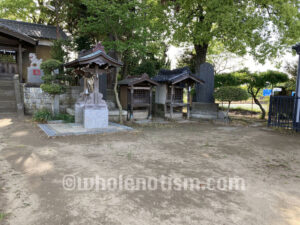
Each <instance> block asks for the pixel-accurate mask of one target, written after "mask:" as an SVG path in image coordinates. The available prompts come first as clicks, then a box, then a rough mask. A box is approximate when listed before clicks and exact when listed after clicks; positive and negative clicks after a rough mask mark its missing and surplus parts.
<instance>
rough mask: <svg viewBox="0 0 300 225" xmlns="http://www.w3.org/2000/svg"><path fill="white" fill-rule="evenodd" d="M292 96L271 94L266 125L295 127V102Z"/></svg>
mask: <svg viewBox="0 0 300 225" xmlns="http://www.w3.org/2000/svg"><path fill="white" fill-rule="evenodd" d="M296 99H297V100H298V99H299V98H296V97H293V96H271V97H270V108H269V120H268V126H272V127H283V128H286V129H296V128H297V124H296V115H295V114H296V113H295V111H296V110H295V109H296V107H297V106H296V104H297V102H298V101H296Z"/></svg>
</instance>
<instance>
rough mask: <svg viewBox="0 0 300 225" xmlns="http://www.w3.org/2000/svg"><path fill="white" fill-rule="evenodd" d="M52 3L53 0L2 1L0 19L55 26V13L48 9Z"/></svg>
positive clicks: (0, 2)
mask: <svg viewBox="0 0 300 225" xmlns="http://www.w3.org/2000/svg"><path fill="white" fill-rule="evenodd" d="M57 1H58V0H57ZM51 2H52V0H49V1H47V0H36V1H35V0H14V1H11V0H1V1H0V18H3V19H12V20H22V21H27V22H33V23H39V24H54V22H55V19H54V16H53V12H52V10H51V9H49V8H48V7H47V6H48V5H49V4H51Z"/></svg>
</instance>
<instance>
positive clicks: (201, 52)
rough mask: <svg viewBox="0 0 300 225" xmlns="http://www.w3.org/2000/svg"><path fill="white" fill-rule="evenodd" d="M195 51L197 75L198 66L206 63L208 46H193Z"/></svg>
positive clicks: (197, 71)
mask: <svg viewBox="0 0 300 225" xmlns="http://www.w3.org/2000/svg"><path fill="white" fill-rule="evenodd" d="M194 48H195V51H196V58H195V72H196V74H199V72H200V65H201V64H202V63H205V62H206V55H207V50H208V44H203V45H196V44H195V45H194Z"/></svg>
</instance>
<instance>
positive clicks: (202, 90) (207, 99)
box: [196, 63, 215, 103]
mask: <svg viewBox="0 0 300 225" xmlns="http://www.w3.org/2000/svg"><path fill="white" fill-rule="evenodd" d="M196 76H197V77H198V78H200V79H201V80H203V81H204V82H205V84H204V85H200V84H196V102H202V103H214V102H215V100H214V88H215V76H214V67H213V65H211V64H210V63H203V64H201V65H200V73H199V74H196Z"/></svg>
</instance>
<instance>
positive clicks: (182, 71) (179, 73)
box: [152, 67, 205, 84]
mask: <svg viewBox="0 0 300 225" xmlns="http://www.w3.org/2000/svg"><path fill="white" fill-rule="evenodd" d="M152 80H154V81H156V82H158V83H170V84H176V83H179V82H182V81H185V80H192V81H194V82H196V83H200V84H204V83H205V82H204V81H203V80H201V79H199V78H198V77H196V76H195V75H193V74H192V72H191V70H190V69H189V68H188V67H183V68H179V69H175V70H164V69H163V70H160V71H159V73H158V75H156V76H155V77H153V78H152Z"/></svg>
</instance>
